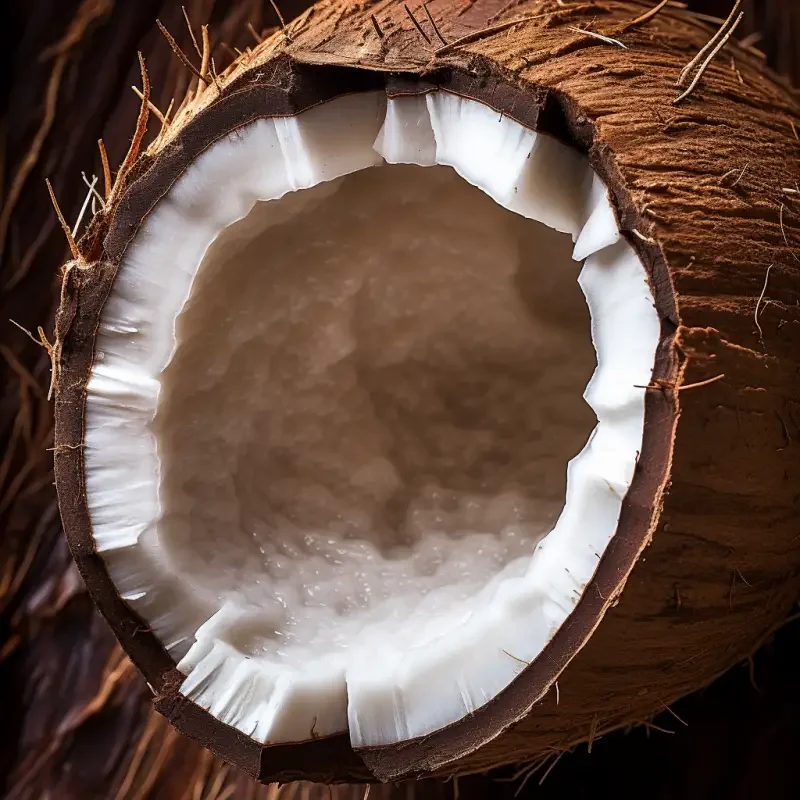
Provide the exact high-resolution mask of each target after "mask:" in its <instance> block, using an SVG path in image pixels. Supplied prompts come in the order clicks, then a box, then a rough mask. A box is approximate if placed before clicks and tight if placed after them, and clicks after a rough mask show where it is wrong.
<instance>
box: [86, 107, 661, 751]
mask: <svg viewBox="0 0 800 800" xmlns="http://www.w3.org/2000/svg"><path fill="white" fill-rule="evenodd" d="M581 290H582V291H581ZM658 339H659V322H658V317H657V314H656V311H655V307H654V303H653V296H652V292H651V289H650V286H649V284H648V280H647V276H646V273H645V270H644V267H643V266H642V264H641V263H640V261H639V259H638V257H637V256H636V254H635V252H634V250H633V249H632V248H631V246H630V245H629V244H628V243H627V242H626V240H625V239H623V238H621V236H620V232H619V229H618V224H617V221H616V218H615V215H614V212H613V211H612V207H611V205H610V201H609V197H608V193H607V191H606V188H605V186H604V185H603V184H602V182H601V181H600V180H599V178H598V177H597V176H596V175H595V174H594V173H593V171H592V169H591V168H590V166H589V163H588V160H587V158H586V157H585V156H584V155H582V154H581V153H579V152H577V151H576V150H573V149H572V148H570V147H568V146H566V145H564V144H562V143H560V142H558V141H557V140H556V139H554V138H552V137H550V136H548V135H544V134H537V133H535V132H533V131H530V130H528V129H526V128H524V127H523V126H521V125H520V124H519V123H517V122H515V121H513V120H511V119H509V118H508V117H504V116H502V115H500V114H498V113H497V112H496V111H494V110H492V109H490V108H488V107H487V106H484V105H482V104H480V103H478V102H475V101H472V100H467V99H463V98H461V97H457V96H455V95H452V94H448V93H445V92H437V93H431V94H428V95H425V96H416V97H404V98H398V99H390V100H388V101H387V99H386V98H385V96H384V95H383V94H382V93H365V94H359V95H352V96H347V97H343V98H340V99H337V100H334V101H331V102H329V103H326V104H323V105H321V106H317V107H315V108H313V109H311V110H308V111H306V112H304V113H302V114H300V115H298V116H295V117H285V118H270V119H262V120H259V121H257V122H254V123H252V124H249V125H248V126H246V127H243V128H241V129H239V130H236V131H234V132H233V133H231V134H230V135H228V136H227V137H226V138H224V139H222V140H220V141H218V142H217V143H215V144H214V145H213V146H212V147H211V148H209V149H208V150H207V151H206V152H205V153H203V155H202V156H200V157H199V158H198V159H197V160H196V161H195V162H194V163H193V164H192V165H191V166H190V167H189V169H188V170H187V171H186V172H185V174H184V175H183V176H182V177H181V178H180V179H179V180H178V182H177V183H176V184H175V185H174V186H173V187H172V188H171V189H170V191H169V192H168V193H167V194H166V196H165V197H164V198H163V199H161V200H160V201H159V202H158V204H157V206H156V207H155V209H154V210H153V212H152V213H151V214H150V215H149V216H148V217H147V219H146V220H145V222H144V224H143V226H142V228H141V229H140V231H139V233H138V234H137V236H136V237H135V239H134V240H133V242H132V244H131V245H130V246H129V248H128V250H127V252H126V255H125V257H124V259H123V262H122V264H121V267H120V270H119V273H118V276H117V279H116V282H115V284H114V287H113V291H112V293H111V295H110V297H109V299H108V302H107V304H106V306H105V308H104V310H103V313H102V318H101V324H100V328H99V331H98V335H97V340H96V352H95V360H94V366H93V370H92V374H91V377H90V381H89V385H88V394H87V404H86V435H85V475H86V488H87V494H88V504H89V509H90V516H91V520H92V525H93V535H94V539H95V542H96V546H97V549H98V551H99V552H100V554H101V555H102V557H103V558H104V560H105V562H106V564H107V567H108V569H109V572H110V575H111V578H112V580H113V581H114V583H115V585H116V586H117V588H118V590H119V592H120V594H121V596H122V598H123V599H124V600H125V601H126V602H127V603H128V604H129V605H130V606H131V607H132V608H133V609H134V610H135V611H136V612H137V613H138V614H139V615H140V616H141V617H142V618H143V619H144V620H145V621H146V623H147V624H148V625H149V626H150V627H151V628H152V630H153V631H154V633H155V634H156V636H157V637H158V638H159V639H160V641H161V642H162V643H163V645H164V646H165V648H166V649H167V651H168V652H169V653H170V654H171V655H172V656H173V657H174V659H175V660H176V661H177V662H178V666H179V669H180V670H181V671H182V672H184V674H185V675H186V679H185V681H184V683H183V685H182V687H181V691H182V692H183V693H184V694H185V695H186V696H187V697H188V698H190V699H191V700H193V701H194V702H195V703H197V704H198V705H200V706H202V707H204V708H206V709H208V710H209V711H210V712H211V713H212V714H213V715H214V716H215V717H217V718H218V719H219V720H221V721H222V722H225V723H227V724H228V725H231V726H234V727H235V728H237V729H239V730H240V731H242V732H243V733H245V734H247V735H249V736H252V737H253V738H255V739H256V740H258V741H261V742H291V741H304V740H307V739H310V738H315V737H318V736H325V735H329V734H333V733H337V732H342V731H349V736H350V738H351V741H352V743H353V744H354V745H355V746H370V745H382V744H389V743H393V742H398V741H403V740H406V739H409V738H412V737H418V736H422V735H426V734H429V733H431V732H433V731H436V730H438V729H440V728H442V727H444V726H446V725H448V724H450V723H453V722H455V721H457V720H459V719H460V718H462V717H464V716H465V715H467V714H469V713H470V712H472V711H474V710H475V709H477V708H479V707H481V706H483V705H484V704H486V703H488V702H490V701H491V700H492V698H493V697H495V696H496V695H497V694H498V693H499V692H501V691H502V690H503V689H504V688H505V687H506V686H508V684H509V683H510V682H511V681H513V680H514V678H515V677H516V676H517V675H518V674H519V673H520V672H521V671H522V670H523V669H524V668H525V665H526V663H528V662H531V661H533V660H534V659H535V658H536V657H537V656H538V655H539V654H540V653H541V651H542V649H543V648H544V646H545V645H546V643H547V642H548V640H549V639H551V638H552V636H553V635H554V633H555V632H556V630H557V629H558V628H559V627H560V626H561V625H562V624H563V623H564V621H565V620H566V619H567V617H568V616H569V615H570V614H571V613H572V612H573V611H574V609H575V607H576V605H577V603H578V602H579V600H580V598H581V595H582V593H583V591H584V590H585V587H586V585H587V582H588V581H589V580H590V579H591V577H592V575H593V573H594V571H595V569H596V567H597V564H598V561H599V559H600V558H601V556H602V554H603V551H604V550H605V548H606V547H607V546H608V544H609V541H610V540H611V538H612V537H613V535H614V532H615V529H616V527H617V522H618V519H619V514H620V508H621V503H622V500H623V498H624V497H625V494H626V492H627V490H628V488H629V486H630V483H631V480H632V477H633V473H634V467H635V463H636V460H637V458H638V454H639V451H640V449H641V445H642V433H643V424H644V389H643V388H641V387H643V386H644V385H646V384H647V383H648V382H649V380H650V376H651V373H652V369H653V364H654V358H655V352H656V347H657V343H658Z"/></svg>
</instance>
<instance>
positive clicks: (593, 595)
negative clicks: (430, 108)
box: [54, 0, 800, 780]
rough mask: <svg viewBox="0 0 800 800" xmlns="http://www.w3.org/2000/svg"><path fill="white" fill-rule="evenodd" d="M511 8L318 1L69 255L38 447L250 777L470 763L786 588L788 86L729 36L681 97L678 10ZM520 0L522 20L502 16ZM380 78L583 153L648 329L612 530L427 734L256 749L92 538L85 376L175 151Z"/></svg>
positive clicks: (601, 716) (136, 171)
mask: <svg viewBox="0 0 800 800" xmlns="http://www.w3.org/2000/svg"><path fill="white" fill-rule="evenodd" d="M512 6H513V7H509V8H508V9H504V8H503V7H502V5H501V4H500V3H496V2H488V1H484V0H475V2H468V3H460V4H459V3H451V2H444V1H443V2H440V3H437V4H435V5H432V6H431V7H430V10H431V13H432V15H433V18H434V19H435V21H436V29H435V30H434V28H433V26H432V25H431V24H430V23H429V22H428V21H427V20H426V19H423V17H422V16H421V15H419V16H418V22H419V23H420V26H421V27H422V29H423V31H427V33H426V35H425V36H423V35H422V33H421V32H420V31H419V30H418V29H417V28H416V27H415V26H414V25H412V23H411V21H410V20H409V17H408V15H407V14H406V12H405V11H404V9H403V6H402V5H398V4H396V3H391V2H378V3H372V4H370V5H368V6H367V7H366V8H365V7H362V6H360V5H352V4H345V3H343V2H340V1H339V0H330V1H329V2H323V3H320V4H318V5H317V6H315V7H313V8H312V9H310V10H309V11H308V12H307V13H306V14H304V15H303V16H301V17H300V18H299V19H298V20H297V21H295V22H294V23H292V24H291V25H290V26H289V27H288V29H287V30H286V32H285V33H278V34H276V35H275V36H273V37H272V38H271V39H268V40H267V41H265V42H263V43H262V44H261V45H259V46H258V47H257V48H256V49H255V50H254V51H253V52H252V53H246V54H245V55H244V56H243V57H242V58H241V59H239V60H238V62H237V63H235V64H234V65H233V66H232V67H231V68H230V69H229V70H227V71H226V72H225V73H224V74H223V75H222V76H221V77H220V79H219V85H218V86H217V85H213V84H212V85H211V86H210V87H209V88H207V89H205V90H204V91H202V92H201V93H199V95H198V94H195V95H193V96H192V99H191V100H190V101H189V102H188V103H185V104H184V106H183V107H182V109H181V111H180V112H179V113H178V115H177V116H176V118H175V120H174V121H173V123H172V124H171V125H169V126H168V127H167V128H165V130H164V131H163V133H162V135H161V136H160V137H159V138H158V139H157V141H156V142H155V144H154V145H152V146H151V147H150V148H149V150H148V151H147V152H146V153H144V154H141V155H139V156H138V158H137V160H136V161H135V162H134V163H133V165H132V167H131V168H130V170H127V171H123V173H122V175H121V179H120V181H119V183H118V186H117V188H116V189H115V194H114V197H115V201H114V202H113V203H112V204H110V205H109V207H108V208H107V210H106V213H105V214H102V215H98V217H96V218H95V221H94V223H93V225H92V228H91V230H90V232H89V234H87V236H86V237H84V239H83V240H82V242H81V243H80V248H81V263H80V264H75V263H73V264H70V265H68V267H67V269H66V270H65V273H64V285H63V289H62V304H61V307H60V309H59V314H58V317H57V323H56V347H57V349H56V353H57V355H58V358H57V360H56V363H55V365H54V367H55V372H56V389H57V395H56V456H55V463H56V478H57V483H58V490H59V498H60V506H61V512H62V517H63V520H64V525H65V529H66V532H67V535H68V538H69V541H70V545H71V547H72V551H73V554H74V556H75V559H76V562H77V564H78V567H79V569H80V570H81V573H82V574H83V576H84V578H85V580H86V582H87V585H88V587H89V591H90V593H91V594H92V596H93V597H94V599H95V602H96V603H97V604H98V606H99V607H100V609H101V611H102V612H103V613H104V614H105V615H106V617H107V618H108V620H109V621H110V623H111V625H112V627H113V629H114V631H115V633H116V635H117V636H118V638H119V639H120V641H121V642H122V644H123V647H124V648H125V649H126V651H127V652H128V654H129V655H130V656H131V657H132V658H133V660H134V662H135V663H136V665H137V666H138V667H139V669H140V670H141V671H142V672H143V673H144V675H145V676H146V677H147V679H148V681H149V682H150V684H151V685H152V687H153V689H154V691H155V693H156V707H157V708H159V710H161V711H162V712H163V713H164V714H165V715H166V716H167V717H168V718H169V719H170V720H171V721H172V722H173V723H174V724H175V725H176V727H178V728H179V730H182V731H184V732H185V733H187V734H188V735H190V736H192V737H194V738H196V739H198V740H199V741H201V742H202V743H203V744H204V745H206V746H207V747H209V748H210V749H212V750H213V751H214V752H216V753H218V754H219V755H221V756H222V757H223V758H225V759H226V760H228V761H230V762H231V763H233V764H235V765H236V766H238V767H240V768H241V769H243V770H244V771H246V772H247V773H249V774H251V775H252V776H253V777H257V778H258V779H260V780H268V779H273V778H277V779H292V778H298V777H312V778H324V779H326V780H345V779H357V780H363V779H370V778H377V779H380V780H394V779H398V778H401V777H408V776H415V775H429V774H452V773H461V772H474V771H482V770H485V769H487V768H490V767H492V766H496V765H501V764H505V763H509V762H511V761H520V760H527V759H533V758H535V757H537V756H538V755H541V754H542V753H544V752H546V751H548V750H552V749H556V750H564V749H567V748H569V747H570V746H572V745H574V744H575V743H577V742H581V741H590V742H591V741H592V740H593V739H595V738H596V737H597V736H598V735H599V734H601V733H602V732H604V731H607V730H610V729H613V728H616V727H620V726H623V725H626V724H630V723H635V722H637V721H642V720H645V719H647V718H648V717H650V716H652V715H653V714H654V713H656V712H657V711H659V710H660V709H661V708H662V707H663V706H664V704H669V703H670V702H672V701H673V700H674V699H675V698H677V697H680V696H681V695H683V694H685V693H687V692H689V691H691V690H692V689H695V688H697V687H699V686H702V685H705V684H706V683H708V682H709V681H710V680H711V679H713V678H714V677H715V676H716V675H718V674H719V673H720V672H722V671H723V670H725V669H726V668H727V667H729V666H730V665H731V664H733V663H735V662H736V661H738V660H740V659H741V658H742V657H745V656H747V655H748V654H749V653H750V652H752V651H753V650H754V649H755V647H757V646H758V644H759V642H760V641H762V639H763V638H764V637H765V636H766V635H767V634H768V633H770V632H771V631H772V630H773V629H774V627H775V626H776V624H777V623H778V622H779V621H780V620H781V619H782V618H783V617H784V616H785V614H786V612H787V610H788V609H789V608H790V607H791V605H792V603H794V601H795V600H796V599H797V597H798V594H800V539H798V537H797V524H796V520H797V514H798V496H799V493H800V459H798V444H797V442H798V441H800V305H799V301H800V269H799V268H800V260H799V259H800V255H798V252H797V251H798V245H799V244H800V217H799V216H798V212H800V204H798V202H797V200H796V197H797V195H796V189H795V188H794V187H795V181H796V180H797V176H798V175H799V174H800V137H798V132H797V131H798V127H800V109H798V105H797V101H796V99H795V97H794V96H793V95H792V94H791V93H790V92H789V91H788V90H787V89H786V88H785V87H783V86H782V85H781V84H780V83H779V82H778V80H777V79H776V78H775V77H774V76H772V75H771V74H770V73H768V72H766V71H765V70H764V68H763V64H762V62H761V60H760V59H759V58H758V57H757V56H756V55H754V54H752V53H751V52H749V51H748V50H745V49H742V48H739V47H737V45H736V44H734V43H732V44H731V45H729V47H728V49H727V50H726V51H725V53H724V54H723V55H721V56H720V57H719V58H718V59H717V60H716V61H715V62H713V63H712V64H711V66H710V67H709V68H708V69H707V70H706V71H705V73H704V75H703V76H702V79H701V80H700V82H699V84H698V86H697V88H696V89H695V90H694V92H693V93H692V94H690V95H689V96H688V97H687V98H686V99H685V100H683V101H682V102H681V103H677V104H676V98H677V97H678V94H679V90H677V89H676V87H675V82H676V80H677V78H678V76H679V74H680V72H681V70H682V68H683V67H684V66H685V65H686V64H687V63H688V62H689V61H690V59H691V58H692V57H693V56H694V55H695V53H696V52H697V51H698V50H700V48H702V47H703V46H704V45H705V44H706V42H707V41H708V40H709V38H710V37H711V36H712V34H713V32H714V30H713V29H712V28H711V27H709V26H708V25H706V24H704V23H702V22H700V21H698V20H697V19H696V18H694V17H693V16H692V15H690V14H689V13H687V12H685V11H683V10H682V9H678V8H673V7H670V6H662V7H661V8H660V9H659V11H658V12H657V13H655V14H654V15H651V16H647V17H646V18H644V19H642V17H643V16H645V14H646V12H647V11H648V9H652V6H651V5H649V4H648V5H644V4H641V3H633V2H613V1H612V0H608V2H603V3H570V4H563V5H562V4H556V3H550V2H546V3H542V2H527V3H526V2H522V3H514V4H512ZM518 17H530V18H529V19H525V20H522V21H521V22H519V23H517V24H507V21H508V20H513V19H516V18H518ZM426 26H427V27H426ZM589 26H592V27H591V31H592V32H594V33H600V34H602V35H604V36H606V37H611V38H614V39H617V40H619V41H621V42H623V43H624V44H625V46H626V47H625V48H622V47H619V46H617V45H615V44H609V43H608V42H605V41H602V40H600V39H598V38H597V37H595V36H593V35H591V33H586V31H587V30H590V27H589ZM437 31H438V33H437ZM439 35H441V39H442V40H443V41H445V42H447V43H448V44H447V45H446V46H445V45H440V44H434V42H436V41H437V38H438V36H439ZM731 57H732V59H733V60H732V61H731ZM378 87H381V88H385V90H386V91H387V93H389V94H390V95H399V94H407V93H420V92H426V91H431V90H433V89H437V88H438V89H443V90H446V91H451V92H455V93H457V94H460V95H462V96H465V97H471V98H474V99H477V100H479V101H481V102H484V103H486V104H487V105H489V106H491V107H492V108H494V109H496V110H497V111H498V113H502V114H505V115H507V116H510V117H512V118H514V119H516V120H517V121H519V122H520V123H522V124H523V125H526V126H528V127H530V128H533V129H537V130H542V131H546V132H548V133H552V134H554V135H557V136H559V137H561V138H562V139H564V140H566V141H569V142H571V143H572V144H574V145H575V146H576V147H579V148H581V149H582V150H584V151H585V152H587V153H588V156H589V158H590V161H591V163H592V166H593V167H594V168H595V170H596V171H597V172H598V173H599V175H600V176H601V177H602V178H603V179H604V180H605V181H606V183H607V185H608V186H609V189H610V192H611V195H612V200H613V204H614V206H615V208H616V210H617V214H618V217H619V221H620V225H621V229H622V230H623V233H624V235H625V236H626V238H627V239H628V240H629V242H630V243H631V244H632V245H633V246H634V247H635V248H636V250H637V252H638V253H639V256H640V258H641V259H642V261H643V263H644V264H645V266H646V268H647V270H648V274H649V277H650V281H651V286H652V288H653V291H654V295H655V299H656V305H657V309H658V311H659V314H660V317H661V321H662V341H661V346H660V348H659V352H658V356H657V359H656V366H655V370H654V374H653V381H652V384H651V389H650V391H649V392H648V396H647V404H646V421H645V438H644V443H643V448H642V453H641V455H640V460H639V464H638V467H637V471H636V476H635V478H634V483H633V486H632V488H631V490H630V492H629V494H628V496H627V497H626V500H625V503H624V505H623V512H622V516H621V520H620V527H619V530H618V533H617V535H616V536H615V537H614V539H613V540H612V543H611V545H610V547H609V548H608V550H607V551H606V553H605V554H604V556H603V559H602V561H601V563H600V566H599V567H598V571H597V573H596V575H595V576H594V579H593V581H592V582H591V583H590V584H589V586H588V587H587V591H586V593H585V595H584V597H583V598H582V600H581V602H580V603H579V605H578V607H577V608H576V611H575V612H574V613H573V614H572V615H571V617H570V618H569V620H568V621H567V623H566V624H565V625H564V626H563V627H562V628H561V630H559V631H558V633H557V634H556V635H555V636H554V637H553V639H552V640H551V641H550V643H549V644H548V645H547V647H546V648H545V651H544V652H543V654H542V656H541V657H539V658H538V659H536V660H535V661H534V662H533V663H532V664H531V665H530V666H529V667H528V668H526V669H525V670H524V671H523V672H522V673H521V675H520V676H519V678H518V679H517V680H516V681H515V682H514V683H513V684H511V686H509V687H508V688H507V689H506V690H505V691H504V692H502V693H501V694H500V695H498V697H496V698H495V699H494V700H493V701H492V702H490V703H489V704H487V706H485V707H484V708H482V709H480V710H479V711H478V712H477V713H476V714H474V715H473V716H472V717H470V718H468V719H465V720H462V721H461V722H459V723H456V724H454V725H452V726H450V727H449V728H447V729H445V730H443V731H441V732H439V733H437V734H434V735H432V736H429V737H426V738H425V739H421V740H416V741H412V742H407V743H403V744H402V745H400V746H388V747H383V748H375V749H369V750H363V751H361V752H359V753H354V752H353V751H352V750H351V748H350V746H349V741H348V740H347V738H346V737H344V736H340V737H331V738H330V739H327V740H319V741H313V742H308V743H304V744H300V745H293V746H278V747H263V746H262V745H260V744H258V743H256V742H253V741H252V740H248V739H247V737H244V736H243V735H241V734H239V733H238V732H236V731H233V730H232V729H230V728H227V726H224V725H222V724H221V723H219V722H217V721H216V720H213V719H212V718H211V717H210V715H209V714H207V713H206V712H204V711H203V710H202V709H199V708H198V707H196V706H194V704H192V703H191V702H189V701H187V700H185V698H182V697H181V696H180V695H179V693H178V691H177V687H178V685H179V683H180V680H181V676H180V674H179V673H177V670H176V669H175V666H174V664H173V663H172V662H171V661H170V659H169V657H168V656H167V654H166V653H165V651H164V650H163V648H162V647H161V645H160V644H159V642H158V641H157V640H156V639H155V637H154V636H153V635H152V633H150V632H149V630H148V629H147V627H146V625H144V624H143V623H142V621H141V620H139V619H137V618H136V616H135V614H133V612H132V611H131V610H130V609H129V608H128V607H127V606H126V605H125V604H124V603H123V602H122V600H121V599H120V598H119V596H118V594H117V593H116V590H115V589H114V587H113V585H112V584H111V581H110V579H109V577H108V574H107V573H106V571H105V568H104V566H103V563H102V560H101V559H100V557H99V556H98V555H97V553H96V552H95V551H94V548H93V542H92V538H91V527H90V523H89V517H88V511H87V508H86V500H85V492H84V487H83V478H82V453H81V444H82V441H83V404H84V389H85V385H86V380H87V378H88V375H89V370H90V369H91V360H92V349H93V341H94V332H95V330H96V325H97V320H98V318H99V314H100V312H101V310H102V307H103V304H104V302H105V299H106V297H107V296H108V293H109V292H110V291H112V290H113V281H114V277H115V274H116V270H117V267H118V265H119V263H120V260H121V258H122V256H123V255H124V252H125V248H126V247H127V245H128V244H129V242H130V241H131V239H132V238H133V236H134V235H135V233H136V231H137V229H138V226H139V225H140V224H141V221H142V219H143V218H144V217H145V216H146V214H147V213H148V212H149V210H150V209H151V208H152V207H153V206H154V204H155V203H156V202H157V201H158V199H159V197H161V196H162V195H163V193H164V192H165V191H167V190H168V189H169V186H170V185H171V184H172V183H173V182H174V181H175V180H176V179H177V178H178V177H179V176H180V175H181V174H182V172H183V171H184V170H185V169H186V168H187V167H188V165H189V164H190V163H191V161H192V160H193V158H194V157H195V156H196V155H198V154H199V153H200V152H202V151H203V150H204V149H205V148H207V147H209V146H210V145H211V144H213V142H214V141H216V140H217V139H219V138H221V137H222V136H224V135H225V134H227V133H229V132H230V131H231V130H234V129H235V128H237V127H241V126H242V125H245V124H247V123H248V122H250V121H252V120H254V119H257V118H259V117H263V116H271V115H281V114H290V113H298V112H299V111H302V110H304V109H305V108H308V107H310V106H312V105H314V104H316V103H319V102H323V101H325V100H327V99H331V98H332V97H335V96H337V95H340V94H344V93H347V92H352V91H363V90H366V89H373V88H378ZM787 190H788V191H787Z"/></svg>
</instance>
